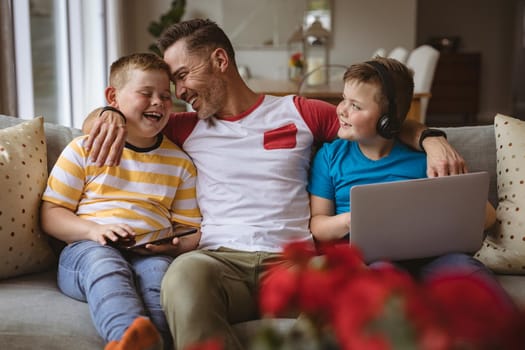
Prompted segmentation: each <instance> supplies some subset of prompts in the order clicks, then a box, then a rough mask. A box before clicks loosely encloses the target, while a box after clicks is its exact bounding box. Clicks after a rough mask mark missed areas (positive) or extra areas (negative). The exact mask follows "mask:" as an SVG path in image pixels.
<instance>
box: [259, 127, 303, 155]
mask: <svg viewBox="0 0 525 350" xmlns="http://www.w3.org/2000/svg"><path fill="white" fill-rule="evenodd" d="M296 138H297V127H296V126H295V124H293V123H291V124H286V125H284V126H281V127H280V128H277V129H273V130H268V131H266V132H265V133H264V149H282V148H294V147H295V145H296V144H297V139H296Z"/></svg>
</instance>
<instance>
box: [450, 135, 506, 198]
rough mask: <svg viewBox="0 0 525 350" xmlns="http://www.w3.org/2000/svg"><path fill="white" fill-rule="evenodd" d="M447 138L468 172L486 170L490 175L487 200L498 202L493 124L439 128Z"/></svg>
mask: <svg viewBox="0 0 525 350" xmlns="http://www.w3.org/2000/svg"><path fill="white" fill-rule="evenodd" d="M441 129H442V130H444V131H445V132H446V133H447V139H448V141H449V142H450V144H451V145H452V146H454V148H455V149H456V150H457V151H458V152H459V154H461V156H462V157H463V159H465V162H466V164H467V168H468V171H469V172H475V171H487V172H488V173H489V175H490V184H489V201H490V202H491V203H492V205H494V207H496V206H497V204H498V193H497V184H496V178H497V176H496V167H495V164H496V140H495V138H494V126H493V125H476V126H462V127H449V128H441Z"/></svg>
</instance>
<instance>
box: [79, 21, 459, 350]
mask: <svg viewBox="0 0 525 350" xmlns="http://www.w3.org/2000/svg"><path fill="white" fill-rule="evenodd" d="M159 47H160V48H161V51H163V53H164V60H165V61H166V62H167V63H168V64H169V66H170V69H171V72H172V80H173V82H174V83H175V87H176V94H177V97H178V98H179V99H182V100H184V101H186V102H187V103H188V104H191V106H192V108H193V109H194V110H195V112H188V113H179V114H174V115H172V116H171V119H170V122H169V123H168V126H167V128H166V130H165V134H166V135H167V136H168V137H169V138H170V139H171V140H173V141H174V142H175V143H177V144H178V145H179V146H181V147H182V148H183V149H184V150H185V151H186V152H187V153H188V154H189V156H190V157H191V158H192V159H193V161H194V163H195V166H196V168H197V198H198V203H199V206H200V210H201V213H202V216H203V221H202V225H201V231H202V238H201V242H200V248H201V249H200V250H196V251H192V252H189V253H186V254H183V255H181V256H179V257H178V258H177V259H175V261H174V262H173V264H172V265H171V267H170V269H169V270H168V272H167V273H166V276H165V278H164V281H163V285H162V304H163V308H164V311H165V312H166V315H167V319H168V322H169V324H170V328H171V332H172V335H173V337H174V340H175V344H176V347H177V348H178V349H183V348H184V347H185V346H187V345H189V344H193V343H196V342H199V341H203V340H206V339H209V338H211V337H215V336H221V337H223V338H224V340H225V349H242V346H241V344H240V343H239V340H238V339H237V337H236V336H235V333H234V332H233V329H232V326H231V325H232V324H234V323H237V322H242V321H247V320H252V319H256V318H257V317H259V314H258V309H257V300H256V296H257V291H258V287H259V282H260V278H261V276H262V274H263V272H264V270H265V268H266V267H267V266H269V265H270V264H272V263H275V262H276V260H278V259H279V257H280V254H279V253H280V252H281V250H282V247H283V245H284V244H286V243H287V242H291V241H296V240H312V236H311V233H310V231H309V227H308V222H309V219H310V211H309V202H308V195H307V192H306V185H307V179H308V171H309V167H310V159H311V155H312V146H314V144H316V143H322V142H324V141H330V140H333V139H334V138H335V137H336V133H337V130H338V128H339V124H338V121H337V118H336V112H335V106H333V105H330V104H328V103H325V102H322V101H316V100H308V99H305V98H302V97H297V96H286V97H274V96H264V95H260V94H257V93H255V92H253V91H252V90H250V89H249V88H248V86H247V85H246V84H245V82H244V81H243V80H242V78H241V77H240V75H239V73H238V70H237V67H236V63H235V55H234V51H233V48H232V45H231V43H230V41H229V39H228V38H227V36H226V35H225V34H224V32H223V31H222V30H221V29H220V28H219V27H218V26H217V25H216V24H215V23H214V22H212V21H209V20H203V19H195V20H189V21H185V22H181V23H178V24H175V25H173V26H172V27H170V28H169V29H168V30H167V31H166V32H165V33H164V34H163V36H162V38H161V39H160V41H159ZM98 111H99V110H97V111H94V112H92V113H91V115H92V116H95V115H98ZM119 124H122V120H121V116H119V115H118V114H117V113H111V112H104V113H103V115H102V117H101V118H93V117H91V116H90V119H89V122H87V123H86V126H85V127H84V129H85V130H91V136H90V142H92V155H93V158H96V159H97V162H98V163H99V164H103V163H104V162H106V164H117V163H118V159H119V157H120V155H119V153H120V150H121V149H122V142H121V141H120V140H122V139H123V135H124V133H123V128H121V127H117V125H119ZM425 129H426V128H425V127H424V126H423V125H420V124H419V123H416V122H406V123H405V124H404V126H403V128H402V130H401V134H400V138H401V140H402V141H403V142H405V143H407V144H409V145H411V146H413V147H414V148H416V149H419V148H420V147H421V145H423V146H424V148H425V150H426V152H427V157H428V169H429V170H428V173H429V176H438V175H447V174H455V173H462V172H464V171H465V165H464V162H463V159H462V158H461V157H460V156H459V155H458V154H457V153H456V152H455V151H454V150H453V149H452V148H451V147H450V145H449V144H448V143H447V142H446V139H445V138H444V137H428V138H425V139H424V142H420V141H423V140H422V139H421V140H420V136H421V134H422V132H423V130H425ZM425 135H428V133H426V134H425ZM430 136H434V135H432V134H430ZM115 140H116V141H115ZM177 243H178V242H177V240H175V241H174V242H173V245H176V244H177ZM173 245H172V246H171V247H169V246H168V247H166V246H162V247H155V248H153V249H152V250H154V251H156V252H157V251H162V250H164V249H170V248H173Z"/></svg>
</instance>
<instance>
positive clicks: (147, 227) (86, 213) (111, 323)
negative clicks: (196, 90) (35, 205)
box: [41, 53, 201, 349]
mask: <svg viewBox="0 0 525 350" xmlns="http://www.w3.org/2000/svg"><path fill="white" fill-rule="evenodd" d="M105 96H106V100H107V102H108V107H106V108H108V109H118V110H119V111H120V112H121V113H122V114H123V116H124V119H123V120H125V121H126V129H127V135H126V143H125V148H124V151H123V156H122V160H121V162H120V164H119V165H118V166H103V167H98V166H96V165H95V164H94V162H92V161H91V160H90V158H89V156H88V153H87V151H86V149H85V147H84V144H85V141H86V140H87V136H81V137H78V138H76V139H74V140H73V141H72V142H71V143H70V144H69V145H68V146H67V147H66V148H65V149H64V151H63V152H62V154H61V155H60V157H59V159H58V160H57V162H56V164H55V166H54V168H53V170H52V171H51V173H50V175H49V179H48V185H47V188H46V190H45V192H44V195H43V198H42V199H43V202H42V207H41V222H42V227H43V229H44V231H45V232H47V233H48V234H49V235H51V236H53V237H55V238H58V239H59V240H62V241H64V242H66V243H68V245H67V246H66V247H65V248H64V249H63V250H62V252H61V254H60V260H59V268H58V277H57V279H58V286H59V288H60V289H61V291H62V292H63V293H64V294H66V295H68V296H70V297H72V298H74V299H78V300H82V301H86V302H87V303H88V304H89V308H90V312H91V316H92V319H93V321H94V324H95V327H96V328H97V331H98V332H99V334H100V335H101V336H102V337H103V338H104V340H105V341H106V342H108V345H107V347H106V349H117V348H126V349H162V345H161V344H162V343H163V344H164V348H165V349H170V348H172V347H173V345H172V340H171V336H170V332H169V328H168V325H167V323H166V319H165V316H164V313H163V311H162V308H161V305H160V294H159V293H160V285H161V281H162V278H163V276H164V273H165V271H166V270H167V268H168V266H169V265H170V263H171V261H172V260H173V257H175V256H177V255H178V254H180V253H183V252H185V251H188V250H192V249H195V248H196V247H197V245H198V243H199V239H200V232H198V233H196V234H192V235H189V236H186V237H183V238H174V239H173V241H172V242H171V243H169V244H165V245H163V246H162V248H160V247H158V246H156V247H155V252H159V251H162V254H154V253H153V251H152V250H149V248H151V247H150V246H148V245H147V246H146V247H145V249H143V250H142V251H141V252H140V253H133V252H123V251H120V250H119V249H117V248H115V247H113V246H112V245H111V244H108V243H111V242H115V241H117V240H119V239H126V238H132V237H133V236H134V235H136V234H141V233H145V232H148V231H152V230H157V229H161V228H164V227H168V226H171V225H172V224H174V223H182V224H186V225H190V226H195V227H198V226H199V225H200V222H201V215H200V212H199V209H198V207H197V201H196V190H195V183H196V181H195V180H196V169H195V167H194V165H193V163H192V161H191V159H190V158H189V157H188V156H187V155H186V154H185V153H184V152H183V151H182V150H181V149H180V148H179V147H178V146H176V145H175V144H174V143H172V142H171V141H169V140H168V139H167V138H166V137H164V136H163V134H162V130H163V129H164V127H165V126H166V124H167V122H168V118H169V113H170V111H171V107H172V95H171V93H170V71H169V67H168V66H167V65H166V63H165V62H164V61H163V60H162V59H161V58H160V57H157V56H156V55H153V54H148V53H144V54H140V53H139V54H132V55H128V56H124V57H122V58H120V59H118V60H117V61H115V62H114V63H113V64H112V65H111V69H110V81H109V86H108V87H107V88H106V90H105ZM150 320H151V321H150ZM132 325H133V326H132ZM130 326H132V327H130ZM157 331H158V333H157ZM137 332H138V334H137ZM141 332H143V334H141ZM159 333H160V335H161V337H160V336H159ZM137 335H138V336H137ZM147 335H150V336H147ZM126 342H127V343H126Z"/></svg>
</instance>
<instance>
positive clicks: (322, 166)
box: [307, 144, 335, 201]
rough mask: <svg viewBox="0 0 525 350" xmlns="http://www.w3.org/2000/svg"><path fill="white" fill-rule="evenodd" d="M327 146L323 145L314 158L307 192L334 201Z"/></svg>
mask: <svg viewBox="0 0 525 350" xmlns="http://www.w3.org/2000/svg"><path fill="white" fill-rule="evenodd" d="M328 145H329V144H325V145H323V147H321V149H320V150H319V151H318V152H317V154H316V155H315V157H314V160H313V162H312V168H311V170H310V181H309V183H308V187H307V190H308V192H310V194H313V195H315V196H318V197H322V198H326V199H330V200H332V201H335V188H334V184H333V182H332V177H331V176H330V159H329V147H328Z"/></svg>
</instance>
